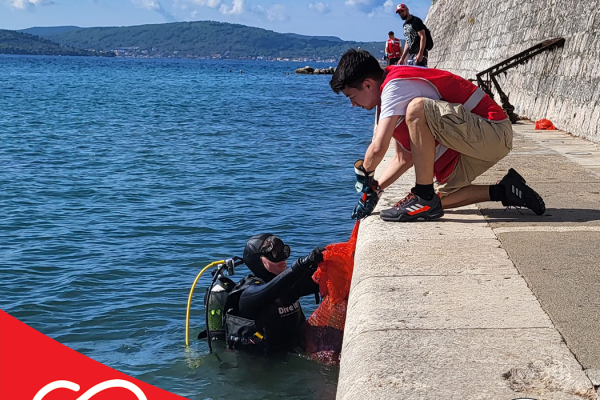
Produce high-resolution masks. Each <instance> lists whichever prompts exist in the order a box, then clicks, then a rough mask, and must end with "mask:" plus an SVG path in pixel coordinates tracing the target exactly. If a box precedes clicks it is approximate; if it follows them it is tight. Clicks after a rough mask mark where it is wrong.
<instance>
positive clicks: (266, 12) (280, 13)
mask: <svg viewBox="0 0 600 400" xmlns="http://www.w3.org/2000/svg"><path fill="white" fill-rule="evenodd" d="M252 11H254V12H255V13H257V14H260V15H262V16H264V17H265V18H266V19H268V20H269V21H272V22H274V21H287V20H289V19H290V17H289V16H288V15H287V14H286V13H285V6H283V5H281V4H273V5H272V6H271V7H269V8H265V7H263V6H260V5H259V6H254V7H252Z"/></svg>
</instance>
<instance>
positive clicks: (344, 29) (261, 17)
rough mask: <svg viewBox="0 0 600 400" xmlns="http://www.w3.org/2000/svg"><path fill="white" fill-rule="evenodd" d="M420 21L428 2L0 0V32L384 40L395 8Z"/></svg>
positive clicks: (395, 20) (395, 24)
mask: <svg viewBox="0 0 600 400" xmlns="http://www.w3.org/2000/svg"><path fill="white" fill-rule="evenodd" d="M402 1H404V2H405V4H406V5H407V6H408V7H409V10H410V12H411V14H413V15H416V16H418V17H420V18H421V19H423V20H424V19H425V17H426V15H427V11H428V10H429V6H430V5H431V0H293V1H292V0H0V29H13V30H17V29H25V28H31V27H34V26H63V25H75V26H80V27H92V26H130V25H142V24H160V23H165V22H178V21H206V20H210V21H219V22H229V23H235V24H242V25H249V26H254V27H259V28H264V29H269V30H273V31H275V32H281V33H298V34H302V35H314V36H337V37H339V38H341V39H344V40H354V41H385V40H387V33H388V31H390V30H392V31H394V32H395V33H396V36H397V37H404V36H403V35H402V20H401V19H400V17H399V16H397V15H396V14H395V8H396V4H398V3H399V2H402Z"/></svg>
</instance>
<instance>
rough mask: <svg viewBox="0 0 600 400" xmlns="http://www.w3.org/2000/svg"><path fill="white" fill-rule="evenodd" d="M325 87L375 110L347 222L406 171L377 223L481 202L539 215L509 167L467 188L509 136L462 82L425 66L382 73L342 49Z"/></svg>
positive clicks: (500, 114) (530, 193)
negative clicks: (410, 178) (399, 191)
mask: <svg viewBox="0 0 600 400" xmlns="http://www.w3.org/2000/svg"><path fill="white" fill-rule="evenodd" d="M329 84H330V85H331V88H332V89H333V91H334V92H336V93H339V92H342V93H344V95H345V96H346V97H348V98H349V99H350V102H351V103H352V106H359V107H361V108H364V109H367V110H372V109H373V108H375V107H377V106H379V107H378V113H379V114H378V117H377V119H378V121H377V128H376V131H375V135H374V136H373V141H372V142H371V144H370V145H369V147H368V148H367V151H366V153H365V156H364V160H359V161H357V163H356V164H355V172H356V173H357V178H358V181H359V182H358V183H359V184H362V186H363V188H362V192H363V195H362V197H361V199H360V201H359V203H358V205H357V206H356V208H355V209H354V213H353V215H352V217H353V218H356V219H361V218H364V217H366V216H368V215H370V214H371V213H372V212H373V210H374V208H375V205H376V204H377V202H378V200H379V197H380V195H381V193H382V191H383V189H385V188H387V187H388V186H390V185H391V184H392V183H394V182H395V181H396V180H397V179H398V178H399V177H400V176H401V175H402V174H404V173H405V172H406V171H407V170H408V169H409V168H410V167H412V166H414V167H415V175H416V184H415V187H413V188H412V190H411V192H410V193H409V194H408V195H407V196H406V197H405V198H404V199H402V200H400V201H399V202H398V203H397V204H396V205H395V206H394V207H393V208H391V209H388V210H383V211H381V213H380V217H381V218H382V219H383V220H385V221H398V222H404V221H414V220H417V219H419V218H422V219H425V220H432V219H437V218H440V217H442V216H443V215H444V209H447V208H454V207H460V206H465V205H468V204H473V203H479V202H483V201H500V202H502V204H503V205H504V206H506V207H510V206H514V207H527V208H529V209H531V210H532V211H533V212H535V213H536V214H537V215H542V214H543V213H544V212H545V211H546V206H545V204H544V201H543V200H542V198H541V197H540V195H538V194H537V193H536V192H535V191H534V190H533V189H532V188H530V187H529V186H527V184H526V182H525V179H523V177H521V175H519V174H518V173H517V172H516V171H515V170H514V169H512V168H511V169H510V170H509V171H508V173H507V174H506V175H505V176H504V177H503V178H502V179H501V180H500V181H499V182H498V183H497V184H495V185H473V184H472V182H473V180H475V178H476V177H478V176H479V175H481V174H483V173H484V172H485V171H487V170H488V169H489V168H490V167H492V166H493V165H495V164H496V163H497V162H498V161H500V160H501V159H502V158H504V157H505V156H506V155H507V154H508V153H509V152H510V150H511V149H512V138H513V132H512V125H511V122H510V120H509V119H508V117H507V116H506V114H505V113H504V111H503V110H502V108H501V107H500V106H499V105H498V104H496V103H495V102H494V100H493V99H492V98H490V97H489V96H488V95H487V94H485V93H484V92H483V91H482V90H481V89H479V88H478V87H477V86H475V85H473V84H472V83H471V82H469V81H468V80H466V79H464V78H461V77H460V76H457V75H454V74H452V73H450V72H447V71H442V70H438V69H433V68H431V69H430V68H417V67H412V66H402V65H396V66H390V67H387V68H386V69H385V71H384V70H382V69H381V67H380V66H379V62H378V61H377V60H376V59H375V57H373V56H372V55H371V54H369V52H367V51H364V50H361V51H356V50H354V49H350V50H348V51H347V52H346V53H345V54H344V55H343V56H342V58H341V60H340V62H339V64H338V66H337V68H336V70H335V73H334V74H333V77H332V78H331V82H330V83H329ZM392 138H394V139H395V141H394V146H395V150H396V156H395V157H394V159H393V160H391V162H390V164H389V165H388V167H387V168H386V169H385V170H384V171H383V173H382V175H381V177H380V178H379V181H376V180H375V179H374V173H375V168H376V167H377V166H378V165H379V164H380V163H381V161H382V160H383V158H384V156H385V153H386V152H387V149H388V147H389V144H390V141H391V139H392ZM434 177H435V179H436V180H437V182H438V183H439V184H440V185H439V187H438V190H439V195H438V194H436V192H435V190H434V186H433V179H434Z"/></svg>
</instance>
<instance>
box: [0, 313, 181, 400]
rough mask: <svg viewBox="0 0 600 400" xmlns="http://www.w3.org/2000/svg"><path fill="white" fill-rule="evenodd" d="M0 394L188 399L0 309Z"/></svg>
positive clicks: (46, 399) (21, 399) (79, 399)
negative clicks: (130, 374) (65, 343)
mask: <svg viewBox="0 0 600 400" xmlns="http://www.w3.org/2000/svg"><path fill="white" fill-rule="evenodd" d="M75 382H77V383H75ZM0 399H2V400H89V399H92V400H115V399H118V400H158V399H160V400H163V399H165V400H185V399H184V398H183V397H180V396H177V395H175V394H172V393H169V392H167V391H165V390H162V389H159V388H157V387H154V386H152V385H149V384H147V383H144V382H142V381H139V380H137V379H135V378H132V377H130V376H127V375H125V374H123V373H122V372H119V371H116V370H114V369H112V368H110V367H107V366H106V365H104V364H101V363H99V362H97V361H94V360H92V359H91V358H89V357H86V356H84V355H83V354H80V353H78V352H76V351H75V350H72V349H70V348H68V347H67V346H64V345H62V344H60V343H58V342H57V341H55V340H53V339H51V338H49V337H48V336H46V335H43V334H42V333H40V332H38V331H36V330H35V329H33V328H31V327H29V326H27V325H25V324H24V323H22V322H21V321H19V320H17V319H16V318H14V317H12V316H10V315H8V314H7V313H5V312H4V311H2V310H0Z"/></svg>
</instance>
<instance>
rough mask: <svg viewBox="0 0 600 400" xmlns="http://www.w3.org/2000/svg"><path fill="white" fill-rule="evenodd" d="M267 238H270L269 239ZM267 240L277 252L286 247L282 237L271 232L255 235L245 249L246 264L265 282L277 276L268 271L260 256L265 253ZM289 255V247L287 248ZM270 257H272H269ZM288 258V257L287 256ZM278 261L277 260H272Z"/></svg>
mask: <svg viewBox="0 0 600 400" xmlns="http://www.w3.org/2000/svg"><path fill="white" fill-rule="evenodd" d="M267 239H269V240H268V241H267ZM265 241H267V242H268V244H270V248H271V249H274V250H275V253H281V252H283V249H284V246H285V245H284V243H283V241H282V240H281V239H279V238H278V237H277V236H275V235H273V234H271V233H261V234H260V235H254V236H252V237H251V238H250V239H248V242H247V243H246V248H245V249H244V264H246V266H247V267H248V269H250V271H252V273H253V274H254V275H255V276H257V277H258V278H260V279H262V280H263V281H265V282H269V281H271V280H272V279H273V278H275V276H276V275H275V274H272V273H271V272H269V271H267V269H266V268H265V266H264V264H263V262H262V260H261V259H260V257H261V256H262V255H264V251H263V250H264V244H267V243H265ZM287 250H288V255H289V247H288V248H287ZM267 258H270V257H267ZM286 258H287V257H286ZM272 261H277V260H272Z"/></svg>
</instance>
